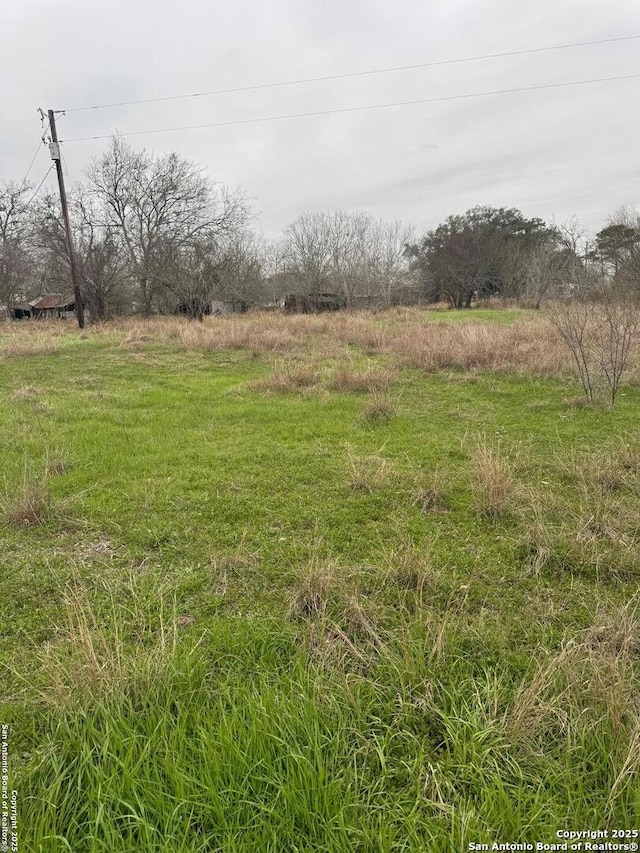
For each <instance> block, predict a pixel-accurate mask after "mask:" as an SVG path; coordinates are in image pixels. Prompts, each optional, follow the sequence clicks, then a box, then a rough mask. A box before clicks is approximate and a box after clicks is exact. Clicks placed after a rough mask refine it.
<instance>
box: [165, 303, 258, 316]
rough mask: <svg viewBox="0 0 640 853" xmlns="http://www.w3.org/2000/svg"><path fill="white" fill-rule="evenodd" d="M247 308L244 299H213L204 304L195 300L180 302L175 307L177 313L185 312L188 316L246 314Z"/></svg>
mask: <svg viewBox="0 0 640 853" xmlns="http://www.w3.org/2000/svg"><path fill="white" fill-rule="evenodd" d="M248 310H249V306H248V304H247V303H246V302H245V301H244V299H235V300H228V301H226V302H225V301H222V300H214V301H212V302H207V303H206V304H205V305H204V306H202V305H201V303H200V302H198V301H197V300H193V301H191V302H181V303H180V304H179V305H178V307H177V312H178V314H186V315H187V316H188V317H200V315H203V316H207V317H209V316H211V315H217V314H246V313H247V311H248Z"/></svg>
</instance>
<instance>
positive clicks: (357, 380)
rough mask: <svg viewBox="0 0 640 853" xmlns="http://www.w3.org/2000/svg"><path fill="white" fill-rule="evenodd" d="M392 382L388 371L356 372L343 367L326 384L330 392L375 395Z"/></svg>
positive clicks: (368, 370)
mask: <svg viewBox="0 0 640 853" xmlns="http://www.w3.org/2000/svg"><path fill="white" fill-rule="evenodd" d="M392 381H393V373H392V371H391V370H388V369H387V370H380V369H378V368H368V369H367V370H358V368H355V367H349V366H345V367H340V368H338V370H336V372H335V374H334V375H333V377H332V378H331V379H330V380H329V383H328V384H329V388H331V390H332V391H346V392H349V393H358V392H363V393H368V394H375V393H379V392H380V391H384V390H385V388H388V387H389V385H390V384H391V383H392Z"/></svg>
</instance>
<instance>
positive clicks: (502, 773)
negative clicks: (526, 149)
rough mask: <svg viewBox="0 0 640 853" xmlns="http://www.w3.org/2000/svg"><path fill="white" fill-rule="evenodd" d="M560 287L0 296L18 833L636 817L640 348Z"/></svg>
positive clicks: (342, 835) (188, 836)
mask: <svg viewBox="0 0 640 853" xmlns="http://www.w3.org/2000/svg"><path fill="white" fill-rule="evenodd" d="M550 313H551V309H548V308H547V307H545V308H543V310H542V311H535V310H524V309H507V308H501V309H493V310H489V309H482V308H474V309H472V310H467V311H457V312H456V311H444V310H425V309H423V308H419V307H413V308H395V309H393V308H392V309H388V310H384V311H379V312H367V311H363V312H355V311H349V310H347V311H337V312H335V313H331V314H317V315H302V314H300V315H295V314H294V315H285V314H284V313H280V312H275V311H274V312H266V311H265V312H259V311H254V312H250V313H248V314H246V315H229V316H221V317H205V319H204V321H203V322H200V323H199V322H190V321H189V320H187V319H186V318H177V317H173V318H169V317H156V318H151V319H148V320H138V319H117V320H115V321H113V322H110V323H104V324H95V325H90V326H88V328H86V329H84V330H82V331H80V330H78V329H77V328H74V327H73V325H72V323H71V322H66V321H46V320H45V321H35V320H24V321H20V322H8V321H7V322H3V323H1V324H0V442H1V443H2V448H1V458H2V477H3V479H2V483H0V601H1V602H2V624H1V627H0V630H1V632H2V643H1V645H0V647H1V651H0V666H1V668H2V672H3V677H2V686H1V687H0V700H1V713H0V717H1V718H2V721H3V723H6V724H7V725H8V726H9V732H10V740H9V743H8V755H9V773H10V777H11V781H10V787H11V788H15V789H16V790H17V791H18V792H19V800H18V818H19V825H20V843H21V847H20V849H21V850H24V851H34V853H35V851H46V853H54V851H55V853H62V851H73V853H84V851H87V853H89V851H90V853H98V852H99V851H100V853H101V851H105V853H106V851H109V853H115V851H119V852H121V853H130V851H137V850H141V851H142V850H144V851H149V853H154V852H155V851H157V853H160V851H163V853H209V851H224V853H234V851H237V853H239V852H240V851H249V850H251V851H273V853H280V851H301V853H302V851H304V853H307V851H317V853H342V851H362V853H368V851H371V853H379V851H389V853H391V851H394V853H395V851H435V853H439V851H442V853H448V851H454V850H455V851H458V850H460V851H462V850H468V849H482V848H481V847H477V848H472V847H470V845H482V844H488V845H489V847H488V848H486V849H491V844H492V843H494V842H495V841H503V842H511V843H514V844H516V843H520V844H524V843H525V842H527V843H528V842H530V841H531V840H533V841H536V840H539V841H541V842H544V843H546V844H553V843H559V841H561V840H562V839H559V838H558V836H557V832H558V830H563V829H567V830H578V829H579V830H588V829H594V830H596V829H599V828H602V827H605V826H606V827H609V828H610V829H611V830H613V829H617V830H631V829H633V825H634V818H635V819H636V820H637V816H638V814H640V784H639V783H638V776H637V769H638V764H639V763H640V707H639V704H638V703H639V697H640V689H639V687H640V683H639V666H640V632H639V624H640V616H639V615H638V604H639V598H638V579H639V577H640V557H639V549H638V546H639V544H640V434H639V433H638V422H639V417H640V352H639V351H638V348H637V347H635V345H634V348H632V350H631V355H630V362H629V365H628V368H627V370H626V372H625V374H624V376H623V378H622V381H621V383H620V388H619V392H618V395H617V399H616V400H615V406H611V405H610V401H609V400H608V399H607V396H606V394H605V393H604V389H602V388H599V387H598V386H597V384H596V386H595V393H594V395H593V396H594V402H588V401H587V400H585V394H584V393H583V388H582V386H581V383H580V381H579V378H578V377H577V376H576V374H575V372H574V368H573V363H572V359H571V353H570V352H569V350H568V349H567V348H566V347H565V345H564V343H563V341H562V339H561V337H560V335H559V334H558V331H557V324H556V326H554V324H553V323H552V322H551V319H550ZM594 382H595V380H594ZM521 849H530V848H526V847H522V848H521ZM551 849H553V848H551ZM569 849H570V848H569ZM585 849H586V848H585Z"/></svg>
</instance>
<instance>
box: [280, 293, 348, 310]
mask: <svg viewBox="0 0 640 853" xmlns="http://www.w3.org/2000/svg"><path fill="white" fill-rule="evenodd" d="M346 307H347V300H346V298H345V297H344V296H343V295H342V294H341V293H309V294H308V295H306V296H302V295H301V294H299V293H291V294H290V295H289V296H285V299H284V310H285V311H290V312H291V313H299V314H317V313H320V312H321V311H339V310H340V309H341V308H346Z"/></svg>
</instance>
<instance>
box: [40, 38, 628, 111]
mask: <svg viewBox="0 0 640 853" xmlns="http://www.w3.org/2000/svg"><path fill="white" fill-rule="evenodd" d="M638 38H640V35H634V36H617V37H615V38H607V39H596V40H594V41H576V42H571V43H568V44H556V45H551V46H549V47H532V48H528V49H525V50H510V51H505V52H503V53H485V54H481V55H479V56H465V57H461V58H457V59H440V60H436V61H434V62H420V63H416V64H414V65H395V66H392V67H389V68H374V69H371V70H367V71H352V72H350V73H346V74H326V75H323V76H321V77H303V78H300V79H298V80H283V81H279V82H275V83H258V84H255V85H251V86H235V87H233V88H230V89H212V90H211V91H209V92H193V93H191V94H187V95H168V96H166V97H159V98H144V99H142V100H138V101H120V102H118V103H113V104H95V105H94V106H90V107H71V108H69V109H65V110H56V112H61V113H73V112H84V111H86V110H105V109H110V108H113V107H129V106H135V105H138V104H154V103H158V102H160V101H179V100H184V99H186V98H204V97H207V96H209V95H227V94H231V93H233V92H251V91H256V90H258V89H275V88H281V87H284V86H299V85H302V84H304V83H320V82H322V81H326V80H346V79H347V78H350V77H365V76H368V75H372V74H390V73H392V72H397V71H413V70H415V69H418V68H434V67H436V66H439V65H455V64H458V63H462V62H479V61H480V60H485V59H500V58H505V57H508V56H524V55H525V54H531V53H543V52H545V51H551V50H567V49H569V48H574V47H588V46H591V45H596V44H610V43H612V42H621V41H631V40H632V39H638Z"/></svg>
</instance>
